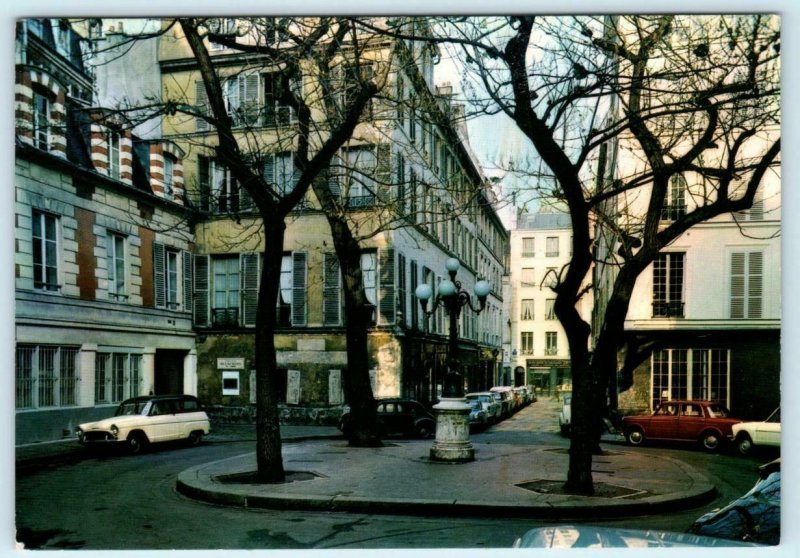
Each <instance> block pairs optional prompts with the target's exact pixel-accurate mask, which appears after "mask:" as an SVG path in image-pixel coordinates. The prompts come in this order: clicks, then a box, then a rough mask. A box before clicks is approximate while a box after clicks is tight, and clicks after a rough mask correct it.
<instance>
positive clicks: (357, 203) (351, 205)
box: [347, 194, 375, 209]
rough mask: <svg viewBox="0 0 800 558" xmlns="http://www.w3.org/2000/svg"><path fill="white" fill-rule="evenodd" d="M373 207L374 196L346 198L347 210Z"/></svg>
mask: <svg viewBox="0 0 800 558" xmlns="http://www.w3.org/2000/svg"><path fill="white" fill-rule="evenodd" d="M373 205H375V195H374V194H369V195H367V196H349V197H348V198H347V207H348V209H361V208H365V207H372V206H373Z"/></svg>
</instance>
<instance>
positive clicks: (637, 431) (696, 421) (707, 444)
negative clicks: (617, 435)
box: [622, 401, 742, 451]
mask: <svg viewBox="0 0 800 558" xmlns="http://www.w3.org/2000/svg"><path fill="white" fill-rule="evenodd" d="M739 422H742V421H741V420H739V419H737V418H732V417H731V416H730V411H728V410H727V409H726V408H725V407H723V406H722V405H720V404H719V403H716V402H714V401H667V402H665V403H662V404H661V405H659V406H658V407H657V408H656V410H655V412H654V413H653V414H652V415H639V416H628V417H623V419H622V428H623V433H624V434H625V438H626V439H627V441H628V443H629V444H631V445H634V446H639V445H641V444H643V443H644V442H645V440H648V439H649V440H678V441H688V442H698V443H699V444H700V445H701V446H702V447H703V448H705V449H707V450H709V451H714V450H717V449H718V448H719V447H720V446H721V445H722V444H723V443H725V442H726V441H729V440H733V431H732V429H731V427H732V426H733V425H734V424H736V423H739Z"/></svg>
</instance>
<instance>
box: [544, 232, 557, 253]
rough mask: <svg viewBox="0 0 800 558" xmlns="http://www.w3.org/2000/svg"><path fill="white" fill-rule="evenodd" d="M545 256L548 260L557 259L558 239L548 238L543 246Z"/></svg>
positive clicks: (554, 237)
mask: <svg viewBox="0 0 800 558" xmlns="http://www.w3.org/2000/svg"><path fill="white" fill-rule="evenodd" d="M544 255H545V256H547V257H548V258H555V257H558V237H557V236H548V237H547V239H546V245H545V254H544Z"/></svg>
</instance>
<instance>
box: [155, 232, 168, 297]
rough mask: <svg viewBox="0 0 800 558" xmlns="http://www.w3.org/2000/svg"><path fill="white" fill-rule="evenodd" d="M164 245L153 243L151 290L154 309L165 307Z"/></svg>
mask: <svg viewBox="0 0 800 558" xmlns="http://www.w3.org/2000/svg"><path fill="white" fill-rule="evenodd" d="M164 256H165V250H164V245H163V244H161V243H160V242H154V243H153V289H154V294H155V301H156V308H166V307H167V278H166V273H165V269H164Z"/></svg>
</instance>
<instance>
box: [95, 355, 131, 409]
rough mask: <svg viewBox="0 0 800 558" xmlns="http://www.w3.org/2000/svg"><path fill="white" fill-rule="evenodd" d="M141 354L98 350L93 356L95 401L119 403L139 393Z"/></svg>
mask: <svg viewBox="0 0 800 558" xmlns="http://www.w3.org/2000/svg"><path fill="white" fill-rule="evenodd" d="M141 384H142V355H141V354H137V353H125V352H110V351H109V352H106V351H98V353H97V357H96V358H95V394H94V399H95V403H119V402H120V401H122V400H123V399H128V398H129V397H136V396H137V395H140V393H141Z"/></svg>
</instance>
